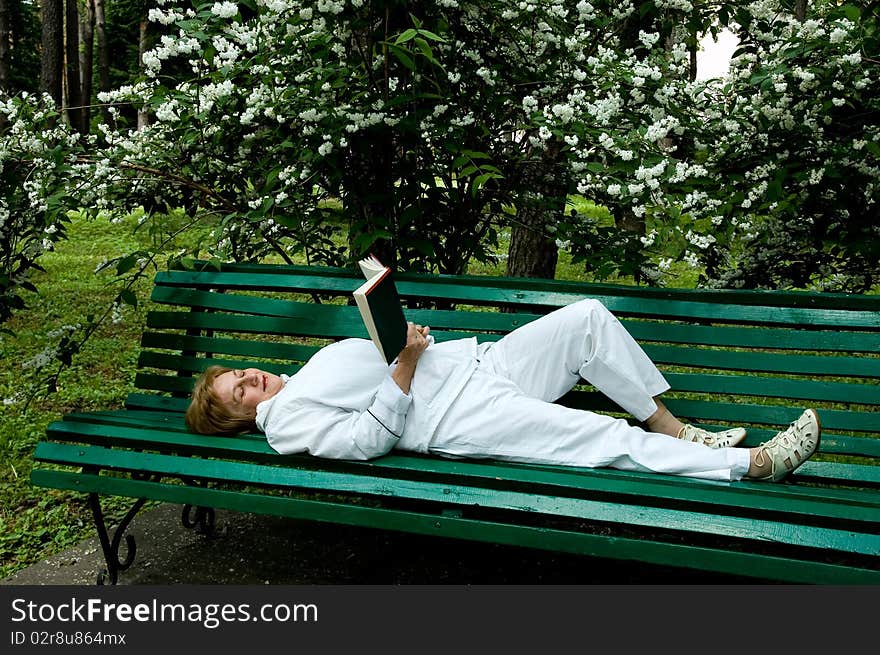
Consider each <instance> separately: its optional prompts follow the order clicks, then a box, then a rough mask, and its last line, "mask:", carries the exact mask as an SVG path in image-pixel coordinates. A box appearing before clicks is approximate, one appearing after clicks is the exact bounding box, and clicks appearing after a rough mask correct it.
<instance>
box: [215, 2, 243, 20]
mask: <svg viewBox="0 0 880 655" xmlns="http://www.w3.org/2000/svg"><path fill="white" fill-rule="evenodd" d="M211 13H212V14H214V15H215V16H219V17H220V18H232V17H233V16H235V15H236V14H237V13H238V5H237V4H235V3H234V2H215V3H214V6H213V7H211Z"/></svg>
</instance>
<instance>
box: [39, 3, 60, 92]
mask: <svg viewBox="0 0 880 655" xmlns="http://www.w3.org/2000/svg"><path fill="white" fill-rule="evenodd" d="M40 16H41V20H42V39H41V48H42V51H41V55H40V91H42V92H43V93H48V94H49V95H50V96H52V99H53V100H54V101H55V104H56V106H58V107H59V108H60V107H61V102H62V79H63V76H64V39H63V36H62V34H63V29H64V6H63V3H62V0H40Z"/></svg>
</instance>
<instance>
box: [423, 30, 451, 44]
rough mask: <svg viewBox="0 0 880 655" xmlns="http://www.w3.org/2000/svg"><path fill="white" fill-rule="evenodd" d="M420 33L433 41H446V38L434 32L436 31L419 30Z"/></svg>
mask: <svg viewBox="0 0 880 655" xmlns="http://www.w3.org/2000/svg"><path fill="white" fill-rule="evenodd" d="M419 34H420V35H421V36H423V37H425V38H426V39H431V41H440V42H441V43H446V39H444V38H443V37H442V36H439V35H438V34H434V32H432V31H430V30H419Z"/></svg>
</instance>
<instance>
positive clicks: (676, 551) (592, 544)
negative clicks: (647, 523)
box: [32, 470, 880, 584]
mask: <svg viewBox="0 0 880 655" xmlns="http://www.w3.org/2000/svg"><path fill="white" fill-rule="evenodd" d="M32 477H33V481H34V483H35V484H38V485H40V486H45V487H50V488H57V489H73V490H76V491H81V492H94V493H100V494H112V495H121V496H128V497H131V498H152V499H155V500H162V501H166V502H178V503H179V502H182V503H190V504H194V505H199V504H201V505H206V506H213V507H217V508H220V509H228V510H233V511H242V512H254V511H257V512H261V513H267V514H273V515H277V516H286V517H288V518H296V519H310V520H317V521H327V522H332V523H341V524H345V525H362V526H368V527H374V528H384V529H390V530H401V531H404V532H414V533H417V534H429V535H436V536H441V537H457V538H465V539H472V540H478V541H487V542H491V543H501V544H509V545H517V546H526V547H532V548H541V549H550V550H556V551H562V552H570V553H577V554H583V555H593V556H598V557H610V558H612V559H623V560H628V559H634V560H638V561H643V562H647V563H649V564H660V565H672V566H682V564H686V565H687V566H688V567H689V568H695V569H706V570H711V571H717V572H721V573H730V574H733V575H743V574H746V575H751V576H754V577H756V578H766V579H771V580H785V581H788V582H800V583H809V584H823V583H825V584H832V583H836V584H860V583H861V584H878V583H880V572H878V571H873V570H870V569H861V568H855V567H845V566H840V565H835V564H825V563H822V562H812V561H802V560H795V559H788V558H782V557H768V556H762V555H756V554H752V553H741V552H734V551H719V550H716V549H712V548H701V547H695V546H686V545H681V544H666V543H662V542H656V541H651V540H649V539H648V540H642V539H628V538H624V537H617V536H614V537H608V536H605V535H596V534H585V533H571V532H565V531H561V530H554V529H552V528H544V527H530V526H511V525H503V524H493V523H491V522H488V521H477V520H470V519H464V518H455V517H447V516H444V517H439V516H424V515H418V514H415V513H414V512H407V511H402V510H390V509H380V508H373V507H364V506H357V505H336V504H333V503H327V502H322V501H315V500H303V499H297V498H290V497H283V498H282V497H272V496H255V495H253V494H247V493H242V492H232V491H224V490H216V489H203V488H200V487H181V486H173V485H162V484H159V483H153V482H147V481H138V480H120V479H117V478H109V477H105V476H91V475H84V474H71V473H66V472H62V471H48V470H38V471H34V472H33V476H32Z"/></svg>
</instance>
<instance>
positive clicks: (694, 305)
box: [154, 273, 880, 329]
mask: <svg viewBox="0 0 880 655" xmlns="http://www.w3.org/2000/svg"><path fill="white" fill-rule="evenodd" d="M177 278H178V279H177V280H176V283H177V284H183V285H184V286H186V287H190V286H200V285H203V286H207V287H211V288H222V289H245V290H266V291H281V292H286V293H311V292H320V291H323V292H328V291H336V292H338V293H339V294H340V295H341V294H350V293H351V292H352V291H354V290H355V289H356V288H357V287H358V286H360V284H361V283H363V279H362V278H361V279H358V278H353V279H347V278H333V279H330V280H326V281H322V282H321V283H319V284H318V285H316V284H315V280H314V278H302V277H297V276H295V275H291V276H286V277H284V278H279V277H278V276H275V275H265V274H261V273H253V274H249V275H246V276H242V275H238V274H229V273H190V274H188V275H178V276H177ZM159 281H160V279H159V278H158V276H157V283H159ZM396 281H397V288H398V291H399V292H400V294H401V296H402V297H404V298H407V297H415V298H422V297H431V298H438V299H443V300H451V301H456V302H462V303H470V304H492V305H495V304H511V303H516V304H522V305H532V306H535V305H545V306H547V307H550V308H553V307H562V306H565V305H569V304H571V303H573V302H577V301H578V300H581V299H582V298H584V297H585V296H584V291H583V290H582V289H579V290H576V291H575V290H573V291H571V292H560V291H528V290H518V291H511V290H507V289H497V288H496V289H493V288H491V287H477V286H472V285H468V284H466V283H459V284H457V285H447V286H440V285H437V284H436V283H434V282H432V281H424V280H420V281H418V282H410V281H408V280H407V279H406V277H403V276H400V277H399V279H397V278H396ZM162 283H163V284H165V283H166V282H164V278H163V281H162ZM315 286H319V287H320V288H318V289H316V288H315ZM165 294H166V291H165V289H163V288H162V287H161V286H157V287H156V295H154V300H156V301H160V299H161V298H162V297H163V296H164V297H167V296H165ZM601 300H602V302H603V303H604V304H605V305H606V306H607V307H608V309H610V310H611V311H613V312H615V313H617V314H620V315H637V316H664V317H671V318H680V319H704V320H711V321H713V322H724V321H728V322H749V323H765V324H782V325H802V324H804V323H810V324H813V325H822V326H833V327H836V328H847V327H857V328H867V329H880V318H878V315H877V313H875V312H872V311H858V310H855V311H854V310H845V309H825V308H816V307H811V308H809V309H805V308H800V307H761V306H752V305H748V306H743V305H739V304H726V303H722V302H713V303H707V302H696V301H693V300H677V299H670V298H662V299H653V298H644V297H641V298H630V297H627V296H619V295H616V296H612V295H602V296H601Z"/></svg>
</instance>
